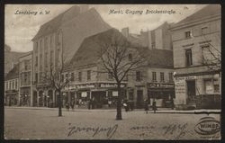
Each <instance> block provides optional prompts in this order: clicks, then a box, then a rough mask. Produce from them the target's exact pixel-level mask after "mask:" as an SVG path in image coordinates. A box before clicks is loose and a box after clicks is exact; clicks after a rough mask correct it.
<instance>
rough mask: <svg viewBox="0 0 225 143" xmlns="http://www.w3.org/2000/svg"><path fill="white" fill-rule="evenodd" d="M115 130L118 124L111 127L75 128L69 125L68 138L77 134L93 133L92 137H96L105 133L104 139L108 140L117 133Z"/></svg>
mask: <svg viewBox="0 0 225 143" xmlns="http://www.w3.org/2000/svg"><path fill="white" fill-rule="evenodd" d="M117 128H118V124H115V125H114V126H111V127H77V126H73V125H71V123H69V133H68V137H69V136H72V135H73V134H75V133H79V132H92V133H93V134H92V137H95V136H96V135H98V134H101V133H106V137H107V138H109V139H110V138H112V136H113V135H114V134H115V132H116V131H117Z"/></svg>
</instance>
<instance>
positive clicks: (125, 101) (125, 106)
mask: <svg viewBox="0 0 225 143" xmlns="http://www.w3.org/2000/svg"><path fill="white" fill-rule="evenodd" d="M123 106H124V109H125V111H126V112H127V111H129V107H128V103H127V100H126V99H125V100H124V102H123Z"/></svg>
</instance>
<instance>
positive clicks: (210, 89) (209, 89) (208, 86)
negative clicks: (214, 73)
mask: <svg viewBox="0 0 225 143" xmlns="http://www.w3.org/2000/svg"><path fill="white" fill-rule="evenodd" d="M205 93H206V94H213V93H214V85H213V81H212V80H210V79H209V80H205Z"/></svg>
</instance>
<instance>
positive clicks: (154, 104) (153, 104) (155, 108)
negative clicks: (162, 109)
mask: <svg viewBox="0 0 225 143" xmlns="http://www.w3.org/2000/svg"><path fill="white" fill-rule="evenodd" d="M152 109H153V111H154V113H156V110H157V107H156V101H155V99H154V100H153V103H152Z"/></svg>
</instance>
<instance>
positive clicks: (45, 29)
mask: <svg viewBox="0 0 225 143" xmlns="http://www.w3.org/2000/svg"><path fill="white" fill-rule="evenodd" d="M109 28H110V26H109V25H108V24H107V23H105V22H104V21H103V19H102V18H101V16H100V15H99V13H98V12H97V11H96V10H95V9H94V8H91V9H89V8H88V6H86V5H83V6H80V7H79V6H73V7H71V8H70V9H68V10H67V11H65V12H64V13H61V14H60V15H58V16H56V17H55V18H53V19H52V20H50V21H49V22H47V23H45V24H43V25H42V26H41V27H40V30H39V31H38V33H37V34H36V36H35V37H34V38H33V39H32V41H33V47H34V48H33V59H32V61H33V64H32V65H33V66H32V70H33V72H32V73H33V74H32V84H33V87H34V88H33V91H32V92H33V102H34V104H33V105H37V106H48V105H50V104H51V103H54V105H53V106H56V105H57V97H56V95H55V89H54V88H53V87H50V86H48V85H46V83H45V82H43V79H42V77H43V74H45V73H46V72H48V71H49V70H55V69H56V67H59V66H60V65H62V63H63V64H66V63H68V62H69V61H70V60H71V58H72V57H73V56H74V54H75V53H76V51H77V49H78V47H79V46H80V44H81V42H82V41H83V39H84V38H85V37H88V36H90V35H93V34H96V33H98V32H101V31H104V30H107V29H109ZM62 57H64V58H62Z"/></svg>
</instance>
